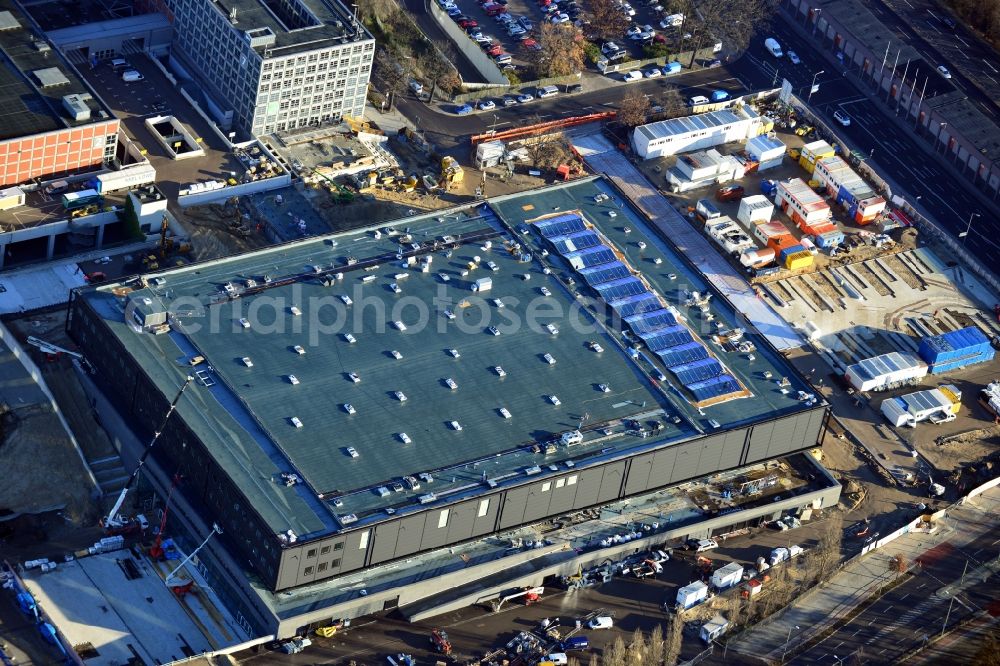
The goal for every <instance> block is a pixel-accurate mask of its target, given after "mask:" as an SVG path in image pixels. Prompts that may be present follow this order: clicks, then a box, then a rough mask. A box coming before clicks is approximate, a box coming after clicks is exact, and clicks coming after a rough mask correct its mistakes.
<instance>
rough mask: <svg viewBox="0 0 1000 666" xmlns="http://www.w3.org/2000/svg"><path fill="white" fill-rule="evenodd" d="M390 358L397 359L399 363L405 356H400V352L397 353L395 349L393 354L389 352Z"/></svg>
mask: <svg viewBox="0 0 1000 666" xmlns="http://www.w3.org/2000/svg"><path fill="white" fill-rule="evenodd" d="M389 356H392V357H393V358H394V359H396V360H397V361H398V360H399V359H401V358H403V355H402V354H400V353H399V352H398V351H396V350H395V349H393V350H392V351H391V352H389Z"/></svg>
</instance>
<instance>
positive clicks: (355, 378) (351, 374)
mask: <svg viewBox="0 0 1000 666" xmlns="http://www.w3.org/2000/svg"><path fill="white" fill-rule="evenodd" d="M347 376H348V377H349V378H350V380H351V381H352V382H354V383H355V384H357V383H358V382H360V381H361V377H360V376H359V375H358V373H356V372H349V373H347Z"/></svg>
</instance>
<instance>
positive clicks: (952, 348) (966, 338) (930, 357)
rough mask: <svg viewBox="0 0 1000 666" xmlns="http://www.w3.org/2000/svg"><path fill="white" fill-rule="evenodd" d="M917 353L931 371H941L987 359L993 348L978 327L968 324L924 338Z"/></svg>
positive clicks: (989, 357)
mask: <svg viewBox="0 0 1000 666" xmlns="http://www.w3.org/2000/svg"><path fill="white" fill-rule="evenodd" d="M917 353H918V354H919V355H920V358H922V359H923V360H924V361H926V362H927V364H928V365H929V366H930V371H931V373H941V372H946V371H948V370H956V369H958V368H961V367H964V366H966V365H972V364H974V363H983V362H986V361H989V360H990V359H992V358H993V354H994V350H993V347H991V346H990V341H989V339H987V337H986V336H985V335H984V334H983V332H982V331H981V330H979V328H978V327H976V326H969V327H967V328H961V329H959V330H957V331H949V332H948V333H943V334H941V335H933V336H931V337H929V338H924V339H923V340H921V341H920V347H919V349H918V350H917Z"/></svg>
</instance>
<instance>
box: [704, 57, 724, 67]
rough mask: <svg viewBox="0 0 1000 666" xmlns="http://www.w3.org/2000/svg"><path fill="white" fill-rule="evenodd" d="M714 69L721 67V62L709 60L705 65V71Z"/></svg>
mask: <svg viewBox="0 0 1000 666" xmlns="http://www.w3.org/2000/svg"><path fill="white" fill-rule="evenodd" d="M716 67H722V61H721V60H719V59H718V58H716V59H715V60H709V61H708V62H707V63H705V68H706V69H715V68H716Z"/></svg>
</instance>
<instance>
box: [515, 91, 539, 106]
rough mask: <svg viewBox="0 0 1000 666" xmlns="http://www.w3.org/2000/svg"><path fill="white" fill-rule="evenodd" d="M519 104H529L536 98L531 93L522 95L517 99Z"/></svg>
mask: <svg viewBox="0 0 1000 666" xmlns="http://www.w3.org/2000/svg"><path fill="white" fill-rule="evenodd" d="M515 99H516V100H517V103H518V104H527V103H528V102H530V101H531V100H533V99H535V96H534V95H532V94H530V93H521V94H519V95H518V96H517V97H515Z"/></svg>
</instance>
